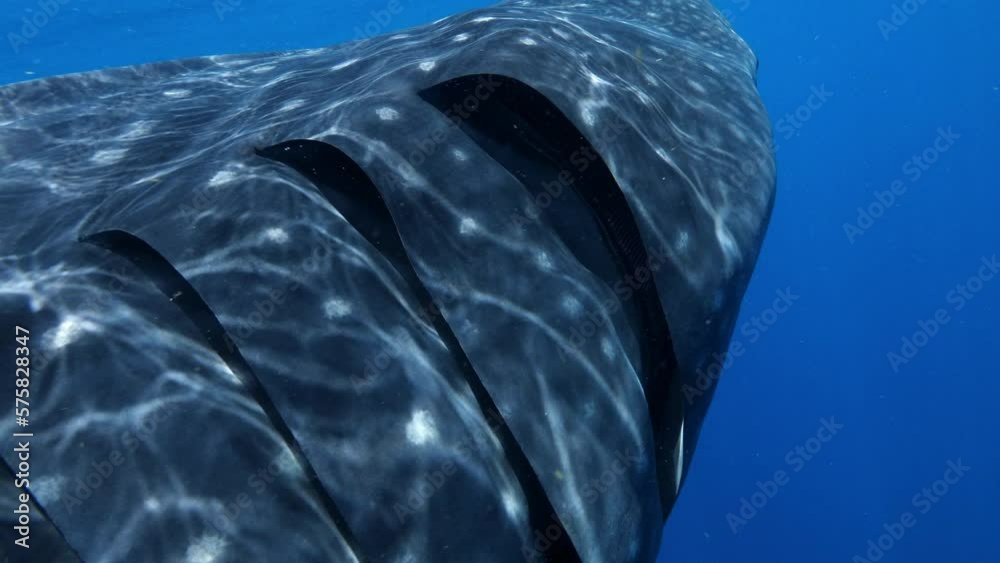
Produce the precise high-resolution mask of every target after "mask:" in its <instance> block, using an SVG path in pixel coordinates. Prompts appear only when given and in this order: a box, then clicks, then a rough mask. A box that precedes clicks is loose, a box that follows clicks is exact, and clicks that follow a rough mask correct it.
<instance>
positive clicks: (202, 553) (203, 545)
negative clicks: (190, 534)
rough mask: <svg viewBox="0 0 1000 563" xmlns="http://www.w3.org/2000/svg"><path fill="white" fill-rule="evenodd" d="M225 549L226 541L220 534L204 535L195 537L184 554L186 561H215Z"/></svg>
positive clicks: (205, 562)
mask: <svg viewBox="0 0 1000 563" xmlns="http://www.w3.org/2000/svg"><path fill="white" fill-rule="evenodd" d="M225 550H226V542H225V540H223V539H222V537H221V536H217V535H204V536H201V537H200V538H198V539H196V540H195V541H194V543H192V544H191V545H190V546H188V548H187V553H185V554H184V557H185V559H186V560H187V561H186V563H215V562H216V561H219V560H220V558H221V557H222V554H223V552H224V551H225Z"/></svg>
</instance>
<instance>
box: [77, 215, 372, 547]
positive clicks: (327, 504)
mask: <svg viewBox="0 0 1000 563" xmlns="http://www.w3.org/2000/svg"><path fill="white" fill-rule="evenodd" d="M80 242H85V243H89V244H93V245H95V246H99V247H101V248H104V249H106V250H108V251H110V252H112V253H114V254H117V255H118V256H121V257H122V258H125V259H126V260H128V261H129V262H131V263H132V264H134V265H135V267H136V268H138V269H139V271H141V272H142V273H143V274H144V275H145V276H146V277H147V278H149V280H150V281H152V282H153V284H154V285H156V287H157V288H158V289H159V290H160V291H161V292H162V293H163V295H164V296H166V297H167V298H168V299H169V300H170V302H172V303H173V304H174V305H176V306H177V307H178V308H179V309H180V310H181V312H183V313H184V315H185V316H187V318H188V319H189V320H190V321H191V322H192V323H194V325H195V327H197V328H198V330H199V331H200V332H201V334H202V336H204V337H205V339H206V340H207V341H208V344H209V345H210V346H211V347H212V349H213V350H215V352H216V353H217V354H218V355H219V357H220V358H222V361H224V362H225V363H226V365H227V366H228V367H229V369H230V370H231V371H232V372H233V374H235V375H236V377H238V378H239V379H240V381H241V382H242V383H243V386H244V387H245V388H246V390H247V392H248V393H249V394H250V396H251V397H252V398H253V399H254V400H255V401H257V403H258V404H259V405H260V407H261V409H262V410H263V411H264V413H265V415H266V416H267V418H268V420H269V421H270V423H271V425H272V426H273V427H274V429H275V430H276V431H277V432H278V434H279V435H280V436H281V438H282V440H283V441H284V443H285V445H286V446H288V448H289V450H291V452H292V454H293V455H294V456H295V459H296V461H297V462H298V463H299V465H300V466H301V467H302V468H303V471H304V473H305V474H306V477H307V480H308V482H309V484H310V486H311V488H312V489H313V493H314V494H315V496H316V498H317V499H318V500H319V501H320V504H321V505H322V506H323V508H324V509H325V511H326V513H327V515H328V516H329V517H330V519H331V521H333V523H334V525H335V526H336V527H337V529H338V531H339V532H340V534H341V536H342V537H343V538H344V541H345V542H346V543H347V544H348V546H349V547H350V549H351V550H352V551H353V552H354V554H355V556H356V557H358V559H359V560H360V561H362V562H364V561H366V559H364V558H363V557H362V555H361V551H360V549H359V544H358V541H357V538H356V537H355V536H354V534H353V532H352V531H351V529H350V527H349V526H348V524H347V520H346V519H345V518H344V515H343V514H342V513H341V512H340V509H339V508H338V507H337V504H336V502H335V501H334V500H333V497H331V496H330V494H329V493H328V492H327V491H326V489H325V488H324V487H323V485H322V481H320V479H319V477H318V475H317V473H316V470H315V468H314V467H313V466H312V463H310V461H309V459H308V458H307V457H306V455H305V453H304V451H303V449H302V446H301V445H300V444H299V442H298V440H297V439H296V438H295V435H294V434H293V433H292V430H291V428H290V427H289V426H288V424H287V423H286V422H285V420H284V418H283V417H282V416H281V413H280V412H279V411H278V409H277V407H276V406H275V405H274V402H273V401H272V400H271V396H270V394H269V393H268V391H267V389H266V388H265V387H264V385H263V384H262V383H261V382H260V380H259V379H258V378H257V376H256V374H254V372H253V370H252V369H251V368H250V365H249V364H248V363H247V361H246V359H244V357H243V355H242V354H241V353H240V351H239V349H238V348H237V347H236V344H235V342H234V341H233V340H232V338H230V337H229V335H228V334H227V333H226V331H225V329H224V328H223V327H222V323H220V322H219V319H218V317H216V315H215V313H213V312H212V309H211V308H210V307H209V306H208V303H206V302H205V300H204V299H202V297H201V295H199V294H198V292H197V291H195V289H194V286H192V285H191V283H190V282H188V280H187V279H185V278H184V276H182V275H181V273H180V272H178V271H177V270H176V269H175V268H174V267H173V266H172V265H171V264H170V262H168V261H167V259H166V258H165V257H164V256H163V255H161V254H160V253H159V252H157V250H156V249H154V248H153V247H152V246H150V245H149V244H147V243H146V242H145V241H144V240H142V239H140V238H139V237H137V236H135V235H133V234H131V233H129V232H126V231H122V230H107V231H101V232H99V233H95V234H91V235H87V236H84V237H81V238H80Z"/></svg>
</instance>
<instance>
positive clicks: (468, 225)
mask: <svg viewBox="0 0 1000 563" xmlns="http://www.w3.org/2000/svg"><path fill="white" fill-rule="evenodd" d="M478 230H479V223H476V220H475V219H473V218H471V217H466V218H464V219H462V222H461V223H460V224H459V226H458V232H459V233H461V234H463V235H466V236H468V235H471V234H472V233H474V232H476V231H478Z"/></svg>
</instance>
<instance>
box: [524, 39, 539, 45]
mask: <svg viewBox="0 0 1000 563" xmlns="http://www.w3.org/2000/svg"><path fill="white" fill-rule="evenodd" d="M521 44H522V45H528V46H531V45H538V41H535V40H534V39H532V38H530V37H522V38H521Z"/></svg>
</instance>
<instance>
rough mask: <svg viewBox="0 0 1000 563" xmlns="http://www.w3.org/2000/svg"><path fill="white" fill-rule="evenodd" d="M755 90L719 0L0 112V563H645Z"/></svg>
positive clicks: (53, 84) (721, 273)
mask: <svg viewBox="0 0 1000 563" xmlns="http://www.w3.org/2000/svg"><path fill="white" fill-rule="evenodd" d="M756 69H757V60H756V58H755V56H754V55H753V53H752V52H751V50H750V49H749V47H748V46H747V45H746V43H745V42H743V41H742V40H741V39H740V38H739V37H738V36H737V35H736V34H735V33H734V32H733V31H732V29H731V28H730V27H729V25H728V22H726V20H725V19H724V18H723V17H722V15H721V14H720V13H719V12H718V11H717V10H716V9H715V8H714V7H712V6H711V4H710V3H709V2H707V1H703V0H684V1H680V0H657V1H634V2H611V1H591V2H586V3H579V2H565V1H527V0H525V1H512V2H505V3H501V4H499V5H497V6H494V7H490V8H485V9H480V10H475V11H471V12H467V13H463V14H458V15H455V16H452V17H449V18H446V19H443V20H440V21H438V22H435V23H432V24H429V25H425V26H422V27H419V28H414V29H410V30H405V31H402V32H398V33H394V34H390V35H385V36H378V37H374V38H370V39H362V40H359V41H355V42H351V43H346V44H341V45H334V46H331V47H328V48H323V49H311V50H305V51H290V52H278V53H263V54H251V55H227V56H212V57H203V58H196V59H188V60H181V61H171V62H161V63H153V64H149V65H141V66H134V67H126V68H115V69H107V70H101V71H96V72H88V73H82V74H75V75H68V76H59V77H52V78H45V79H41V80H35V81H30V82H23V83H18V84H13V85H9V86H5V87H2V88H0V169H2V173H0V212H2V213H3V216H4V217H5V218H6V219H7V220H6V221H5V222H4V224H3V225H2V226H0V320H2V323H0V326H3V327H8V328H9V329H10V331H11V332H14V330H13V327H15V326H21V327H23V328H25V329H27V330H29V331H30V346H29V347H30V356H29V357H30V359H31V364H30V367H31V375H30V388H29V390H30V397H28V400H29V401H30V410H31V415H30V419H31V422H30V426H29V428H30V431H31V432H32V433H33V436H32V437H31V438H30V440H31V444H30V447H31V449H32V452H36V451H37V452H38V454H37V455H34V456H32V457H31V459H30V477H28V480H29V481H30V484H25V486H24V487H23V492H24V493H25V494H28V495H29V496H30V499H29V502H27V503H23V504H26V505H28V509H29V511H30V515H31V516H30V517H31V520H32V525H31V526H32V530H36V529H37V532H34V531H33V532H32V540H33V543H34V542H44V544H45V548H44V550H42V549H38V550H36V549H35V548H34V547H33V548H32V549H31V550H23V551H12V550H14V549H19V548H13V547H7V546H13V545H14V543H13V542H14V540H15V539H17V538H18V537H20V536H19V534H21V532H20V531H18V530H17V529H16V528H15V526H16V525H17V524H16V521H15V520H14V519H13V518H12V516H11V515H12V514H14V513H13V512H12V511H13V510H14V509H15V508H17V506H16V505H17V504H22V503H19V502H15V501H16V500H17V499H16V498H15V497H14V491H9V492H10V493H11V494H5V495H4V497H3V498H2V499H0V508H3V512H2V514H3V515H4V516H2V517H0V518H2V519H3V520H4V522H3V524H4V525H3V526H2V528H3V531H2V532H0V536H2V539H3V546H4V548H3V549H5V550H7V551H8V552H9V553H10V554H11V555H12V556H14V557H15V559H13V560H18V561H20V560H24V561H43V560H44V561H87V562H88V563H91V562H118V561H130V562H131V561H188V562H204V561H211V562H213V563H221V562H237V561H240V562H243V561H302V562H312V561H316V562H327V561H336V562H341V561H343V562H350V561H358V562H362V561H370V562H382V561H385V562H395V561H413V562H416V561H433V562H446V561H455V562H471V561H479V562H498V563H499V562H505V563H506V562H510V561H519V560H524V561H528V562H535V561H538V562H542V561H551V562H558V563H564V562H568V563H572V562H573V561H584V562H587V563H623V562H625V563H633V562H634V563H649V562H652V561H654V560H655V558H656V554H657V552H658V550H659V544H660V535H661V531H662V526H663V523H664V521H665V519H666V518H667V516H668V515H669V512H670V509H671V507H672V506H673V504H674V502H675V501H676V498H677V495H678V493H679V491H680V489H681V487H682V484H683V481H684V477H685V474H686V470H687V468H688V467H689V466H690V462H691V458H692V455H693V452H694V449H695V446H696V444H697V442H698V434H699V431H700V429H701V426H702V421H703V419H704V416H705V413H706V412H707V409H708V406H709V404H710V402H711V397H712V394H713V392H714V388H715V385H716V382H715V381H709V380H706V378H705V376H703V375H700V374H703V373H706V372H707V373H711V370H710V369H709V366H711V365H712V364H713V363H715V362H716V359H715V357H716V356H717V355H718V354H722V353H724V351H725V350H726V349H727V346H728V343H729V340H730V337H731V334H732V331H733V327H734V324H735V321H736V317H737V315H738V313H739V307H740V302H741V300H742V297H743V294H744V291H745V289H746V287H747V284H748V282H749V279H750V275H751V273H752V271H753V268H754V265H755V263H756V260H757V256H758V253H759V251H760V247H761V244H762V241H763V238H764V234H765V231H766V228H767V224H768V221H769V218H770V214H771V209H772V206H773V200H774V193H775V163H774V157H773V153H772V150H771V146H772V144H771V129H770V125H769V121H768V117H767V114H766V111H765V110H764V107H763V104H762V102H761V100H760V98H759V95H758V93H757V89H756ZM4 330H8V329H4ZM20 346H21V345H20V344H18V343H16V342H14V341H13V339H11V338H8V339H7V341H6V342H4V343H3V344H2V347H3V352H2V354H4V356H3V357H11V358H13V357H15V348H17V347H20ZM699 378H700V379H699ZM4 389H5V390H4V392H5V393H10V394H14V393H15V390H16V386H15V383H14V381H13V379H11V380H10V381H8V383H6V384H5V388H4ZM8 396H10V395H8ZM0 431H2V432H5V433H6V434H5V435H6V436H12V434H13V433H15V432H24V431H25V429H24V428H22V427H18V426H16V425H15V421H14V419H13V417H4V418H3V419H2V420H0ZM8 446H9V447H8ZM15 447H16V444H15V443H14V442H13V438H8V439H6V441H5V447H4V450H3V454H2V458H3V460H4V464H5V465H6V468H7V470H8V471H9V472H10V473H12V474H16V473H17V472H18V471H19V469H18V467H19V465H18V464H19V462H20V461H21V460H19V459H18V457H17V454H16V453H15V451H14V448H15ZM8 488H9V487H8ZM5 490H6V489H5ZM8 497H10V498H8ZM11 503H14V504H11ZM8 504H11V506H8ZM8 536H10V537H8ZM17 557H20V558H21V559H17ZM24 557H27V559H24Z"/></svg>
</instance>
